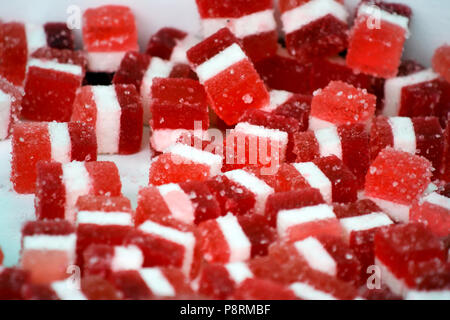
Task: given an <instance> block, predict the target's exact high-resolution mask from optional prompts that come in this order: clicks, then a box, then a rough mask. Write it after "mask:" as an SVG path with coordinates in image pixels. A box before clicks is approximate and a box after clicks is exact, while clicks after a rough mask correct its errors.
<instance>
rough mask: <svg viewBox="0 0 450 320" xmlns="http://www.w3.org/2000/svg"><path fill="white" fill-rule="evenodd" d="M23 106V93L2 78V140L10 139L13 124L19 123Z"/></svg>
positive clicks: (0, 102)
mask: <svg viewBox="0 0 450 320" xmlns="http://www.w3.org/2000/svg"><path fill="white" fill-rule="evenodd" d="M21 106H22V91H21V90H20V89H19V88H17V87H15V86H14V85H13V84H11V83H10V82H9V81H7V80H6V79H4V78H2V77H0V140H4V139H6V138H8V137H9V135H10V133H11V131H12V127H13V124H14V123H15V122H17V121H18V117H19V112H20V108H21Z"/></svg>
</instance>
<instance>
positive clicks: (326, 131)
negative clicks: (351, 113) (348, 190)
mask: <svg viewBox="0 0 450 320" xmlns="http://www.w3.org/2000/svg"><path fill="white" fill-rule="evenodd" d="M294 153H296V154H297V161H298V162H307V161H312V160H314V159H315V158H318V157H327V156H331V155H334V156H336V157H338V158H339V159H341V160H342V161H343V162H344V164H345V165H346V166H347V167H348V168H349V169H350V171H351V172H352V173H353V174H354V175H355V176H356V177H357V179H358V184H359V185H360V186H361V185H363V183H364V176H365V174H366V172H367V168H368V167H369V161H370V159H369V134H368V133H367V132H366V129H365V126H364V125H363V124H360V123H358V124H353V125H341V126H339V127H334V126H333V127H328V128H323V129H319V130H315V131H306V132H299V133H297V134H296V136H295V146H294Z"/></svg>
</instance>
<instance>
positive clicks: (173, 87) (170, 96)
mask: <svg viewBox="0 0 450 320" xmlns="http://www.w3.org/2000/svg"><path fill="white" fill-rule="evenodd" d="M150 111H151V113H152V119H151V120H150V126H151V128H152V136H151V139H150V142H151V144H152V147H153V149H155V150H156V151H164V150H165V149H166V148H168V147H169V146H170V145H172V144H174V143H175V142H176V141H177V140H178V138H179V137H180V135H181V134H182V133H183V132H186V131H192V130H194V129H196V130H200V131H201V130H207V129H208V128H209V113H208V104H207V101H206V93H205V90H204V89H203V86H202V85H201V84H200V83H199V82H198V81H195V80H191V79H163V78H156V79H154V80H153V82H152V102H151V105H150Z"/></svg>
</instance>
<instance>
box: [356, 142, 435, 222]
mask: <svg viewBox="0 0 450 320" xmlns="http://www.w3.org/2000/svg"><path fill="white" fill-rule="evenodd" d="M431 168H432V167H431V163H430V162H429V161H428V160H426V159H425V158H422V157H420V156H416V155H412V154H410V153H407V152H404V151H397V150H393V149H392V148H386V149H384V150H383V151H381V152H380V153H379V154H378V156H377V157H376V158H375V160H374V161H373V162H372V164H371V165H370V168H369V170H368V172H367V176H366V183H365V189H364V190H365V195H366V196H367V197H368V198H369V199H371V200H373V201H374V202H375V203H376V204H377V205H378V206H379V207H380V208H382V209H383V210H384V211H385V212H386V213H388V214H389V215H390V216H391V218H393V219H394V220H395V221H403V222H407V221H408V219H409V209H410V206H411V204H412V203H413V202H414V201H415V200H418V198H419V197H420V196H421V195H422V194H423V192H424V191H425V190H426V188H427V187H428V185H429V184H430V182H431V181H430V177H431Z"/></svg>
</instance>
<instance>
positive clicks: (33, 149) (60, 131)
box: [11, 122, 97, 193]
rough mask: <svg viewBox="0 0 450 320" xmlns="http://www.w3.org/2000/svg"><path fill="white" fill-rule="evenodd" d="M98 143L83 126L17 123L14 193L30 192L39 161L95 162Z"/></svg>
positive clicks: (78, 124)
mask: <svg viewBox="0 0 450 320" xmlns="http://www.w3.org/2000/svg"><path fill="white" fill-rule="evenodd" d="M96 159H97V141H96V138H95V132H94V129H93V128H92V127H91V126H89V125H86V124H84V123H79V122H70V123H57V122H49V123H45V122H27V123H17V124H15V125H14V128H13V137H12V173H11V181H12V182H13V185H14V190H15V191H16V192H19V193H33V192H34V190H35V182H36V164H37V163H38V162H39V161H57V162H61V163H67V162H70V161H95V160H96Z"/></svg>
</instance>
